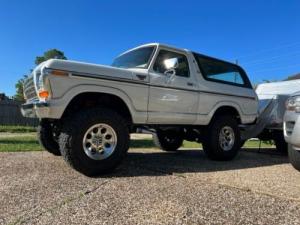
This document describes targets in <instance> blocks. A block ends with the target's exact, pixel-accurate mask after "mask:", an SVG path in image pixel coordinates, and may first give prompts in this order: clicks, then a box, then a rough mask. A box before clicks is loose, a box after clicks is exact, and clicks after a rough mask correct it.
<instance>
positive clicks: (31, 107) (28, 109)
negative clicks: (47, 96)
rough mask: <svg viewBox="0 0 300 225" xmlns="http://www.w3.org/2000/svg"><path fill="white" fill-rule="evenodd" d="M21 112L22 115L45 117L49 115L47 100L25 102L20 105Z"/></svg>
mask: <svg viewBox="0 0 300 225" xmlns="http://www.w3.org/2000/svg"><path fill="white" fill-rule="evenodd" d="M21 113H22V115H23V116H24V117H30V118H36V117H38V118H47V117H48V115H49V103H47V102H30V103H25V104H23V105H22V106H21Z"/></svg>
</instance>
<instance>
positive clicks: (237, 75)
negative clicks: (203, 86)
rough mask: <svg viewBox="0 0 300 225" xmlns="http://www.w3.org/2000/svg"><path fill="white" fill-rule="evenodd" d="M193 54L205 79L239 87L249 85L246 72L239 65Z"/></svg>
mask: <svg viewBox="0 0 300 225" xmlns="http://www.w3.org/2000/svg"><path fill="white" fill-rule="evenodd" d="M194 56H195V58H196V60H197V63H198V65H199V67H200V70H201V72H202V74H203V76H204V78H205V79H206V80H210V81H215V82H220V83H225V84H231V85H235V86H241V87H250V86H251V84H250V82H249V80H248V78H247V75H246V73H245V72H244V71H243V70H242V69H241V68H240V67H239V66H237V65H234V64H231V63H226V62H223V61H221V60H217V59H213V58H210V57H206V56H202V55H198V54H194Z"/></svg>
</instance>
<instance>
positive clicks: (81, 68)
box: [40, 59, 133, 80]
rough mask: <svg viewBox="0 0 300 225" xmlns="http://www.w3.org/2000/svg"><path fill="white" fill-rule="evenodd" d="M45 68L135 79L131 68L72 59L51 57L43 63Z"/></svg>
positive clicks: (88, 74)
mask: <svg viewBox="0 0 300 225" xmlns="http://www.w3.org/2000/svg"><path fill="white" fill-rule="evenodd" d="M40 66H43V67H45V68H50V69H57V70H64V71H69V72H72V73H74V74H75V73H76V74H80V75H81V76H86V77H89V76H109V77H114V78H120V79H129V80H132V79H133V72H132V71H130V70H129V69H122V68H116V67H112V66H105V65H98V64H92V63H84V62H78V61H72V60H61V59H50V60H47V61H46V62H44V63H43V64H41V65H40Z"/></svg>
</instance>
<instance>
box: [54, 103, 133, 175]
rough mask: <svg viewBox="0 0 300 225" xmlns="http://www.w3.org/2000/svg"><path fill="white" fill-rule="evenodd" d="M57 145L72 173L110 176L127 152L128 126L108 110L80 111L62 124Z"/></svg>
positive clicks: (120, 117)
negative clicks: (108, 173) (108, 174)
mask: <svg viewBox="0 0 300 225" xmlns="http://www.w3.org/2000/svg"><path fill="white" fill-rule="evenodd" d="M59 145H60V149H61V152H62V155H63V157H64V159H65V160H66V161H67V163H68V164H69V165H70V166H71V167H73V168H74V169H75V170H77V171H79V172H81V173H83V174H85V175H87V176H96V175H100V174H103V173H107V172H111V171H112V170H113V169H114V168H116V167H117V166H118V165H119V164H120V162H121V161H122V159H123V158H124V156H125V155H126V152H127V150H128V148H129V129H128V124H127V122H126V120H125V119H124V118H123V117H122V116H120V115H119V114H118V113H116V112H115V111H112V110H111V109H106V108H95V109H90V110H84V111H81V112H78V113H77V114H75V116H73V117H71V118H69V119H67V120H66V121H65V122H64V124H63V128H62V131H61V134H60V137H59Z"/></svg>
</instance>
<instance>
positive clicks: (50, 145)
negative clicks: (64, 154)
mask: <svg viewBox="0 0 300 225" xmlns="http://www.w3.org/2000/svg"><path fill="white" fill-rule="evenodd" d="M37 136H38V140H39V143H40V145H41V146H43V148H44V149H45V150H46V151H48V152H50V153H52V154H53V155H57V156H60V155H61V153H60V150H59V146H58V143H57V140H56V137H55V135H54V131H53V126H51V123H50V122H48V121H47V120H41V122H40V124H39V126H38V129H37Z"/></svg>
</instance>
